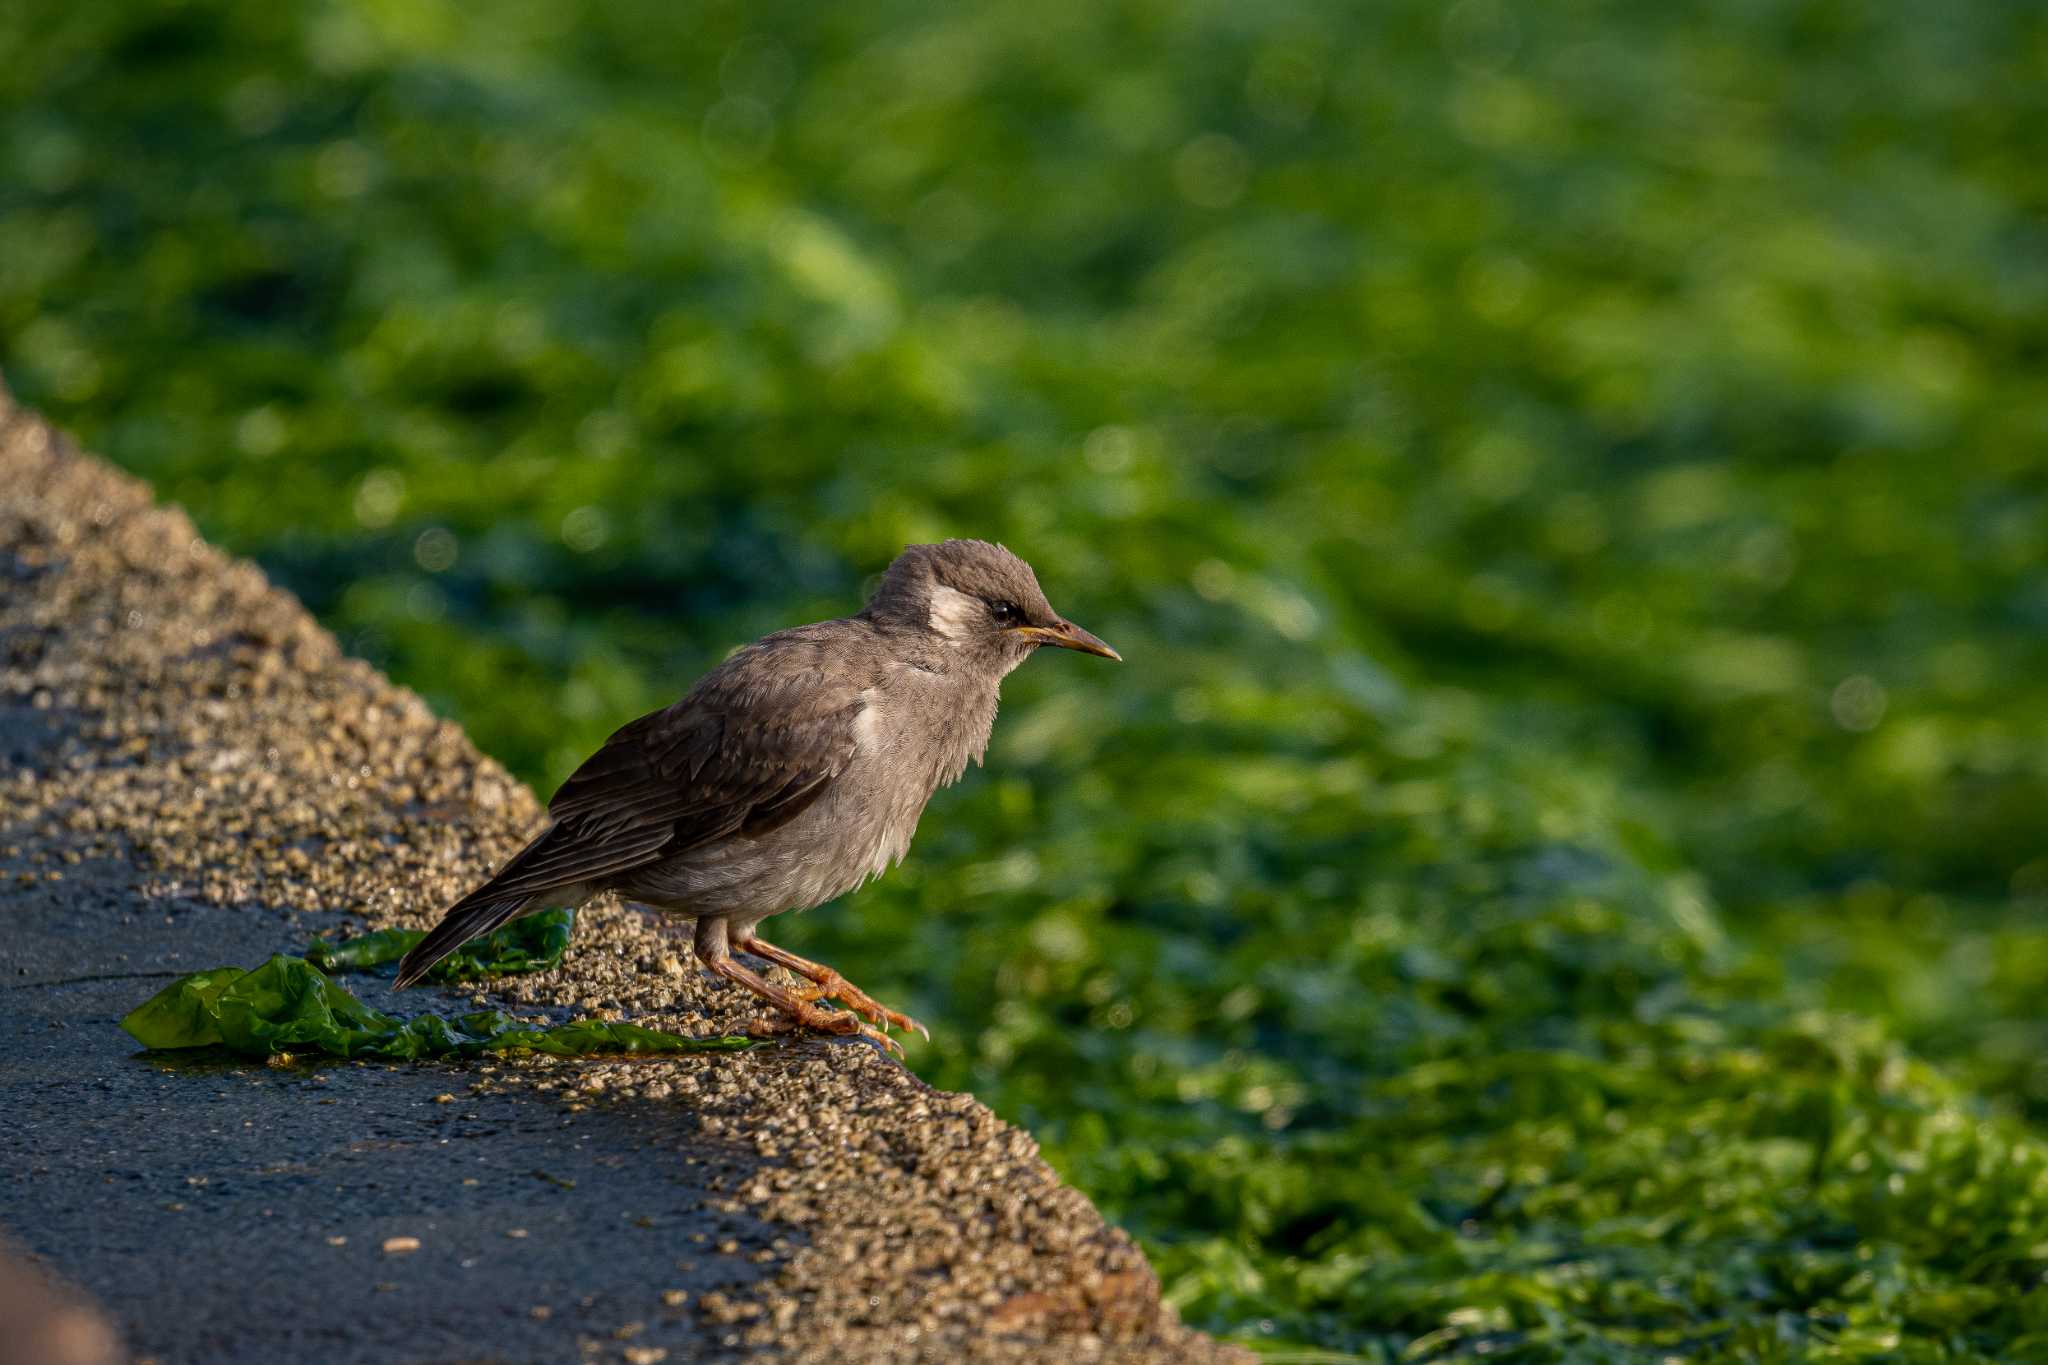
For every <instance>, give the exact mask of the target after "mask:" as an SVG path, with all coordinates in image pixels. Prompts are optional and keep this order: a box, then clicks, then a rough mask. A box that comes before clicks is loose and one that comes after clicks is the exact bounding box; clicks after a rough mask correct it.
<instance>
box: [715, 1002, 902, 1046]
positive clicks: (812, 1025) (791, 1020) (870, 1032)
mask: <svg viewBox="0 0 2048 1365" xmlns="http://www.w3.org/2000/svg"><path fill="white" fill-rule="evenodd" d="M798 1029H810V1030H812V1031H813V1032H817V1033H830V1034H836V1035H838V1036H840V1037H848V1036H858V1037H862V1038H866V1039H867V1040H868V1041H869V1042H873V1043H879V1044H881V1045H882V1047H883V1048H884V1049H885V1050H887V1051H888V1052H889V1054H890V1055H891V1056H893V1057H895V1058H897V1059H898V1060H899V1061H900V1060H901V1059H902V1057H903V1045H902V1044H901V1043H899V1042H897V1041H896V1040H895V1039H894V1038H891V1037H890V1036H889V1035H888V1034H886V1033H884V1032H883V1031H882V1030H880V1029H878V1028H875V1027H873V1026H871V1025H869V1024H868V1023H866V1022H865V1021H864V1020H862V1019H860V1018H859V1017H858V1016H856V1015H854V1014H852V1013H850V1012H849V1011H847V1010H828V1009H819V1008H818V1007H817V1006H815V1005H812V1004H811V1003H810V1002H809V1001H802V1002H800V1009H799V1012H798V1013H797V1014H796V1015H795V1016H794V1017H792V1016H789V1015H767V1016H763V1017H761V1018H757V1019H755V1020H753V1021H752V1022H751V1023H749V1024H748V1025H747V1032H748V1033H750V1034H752V1035H753V1036H755V1037H757V1038H761V1037H778V1036H780V1035H783V1034H788V1033H794V1032H795V1031H796V1030H798Z"/></svg>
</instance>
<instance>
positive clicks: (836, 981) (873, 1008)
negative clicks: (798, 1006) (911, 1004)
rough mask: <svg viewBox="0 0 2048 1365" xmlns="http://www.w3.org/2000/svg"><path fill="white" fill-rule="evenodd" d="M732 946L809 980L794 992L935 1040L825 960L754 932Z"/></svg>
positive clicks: (800, 997) (925, 1030)
mask: <svg viewBox="0 0 2048 1365" xmlns="http://www.w3.org/2000/svg"><path fill="white" fill-rule="evenodd" d="M733 946H735V947H737V948H738V949H739V950H740V951H741V952H743V953H752V954H753V955H754V956H756V957H759V958H765V959H767V960H768V961H770V962H773V963H774V964H776V965H777V966H778V967H784V968H787V969H788V970H789V971H791V972H793V973H795V974H796V975H797V976H800V977H802V978H803V979H804V980H805V981H807V982H809V983H810V984H809V985H805V986H799V987H797V988H796V990H795V991H794V992H792V993H793V994H794V995H795V996H796V997H797V998H798V999H800V1000H804V1001H813V1000H826V999H831V1000H837V1001H838V1002H839V1003H840V1004H842V1005H844V1006H846V1007H847V1008H848V1009H850V1010H852V1011H853V1012H854V1013H855V1014H858V1015H859V1016H860V1017H861V1018H863V1019H865V1020H867V1021H868V1022H869V1023H870V1024H873V1025H875V1026H876V1027H878V1028H900V1029H904V1030H906V1031H907V1030H910V1029H916V1030H917V1031H918V1032H919V1033H921V1034H923V1035H924V1040H925V1041H926V1042H930V1041H931V1040H932V1035H931V1030H930V1029H927V1028H926V1027H925V1026H924V1025H923V1024H920V1023H918V1022H917V1020H915V1019H913V1018H911V1017H910V1016H909V1015H907V1014H900V1013H898V1012H897V1011H895V1010H892V1009H890V1008H889V1007H888V1006H887V1005H884V1004H883V1003H882V1002H881V1001H879V1000H877V999H875V998H874V997H873V996H871V995H869V994H868V993H867V992H866V991H864V990H862V989H861V988H860V987H858V986H856V985H854V984H853V983H852V982H851V981H848V980H847V979H846V978H845V977H843V976H841V975H840V974H839V973H838V971H837V970H835V969H834V968H831V967H827V966H826V965H825V964H824V963H822V962H813V961H811V960H810V959H809V958H807V957H798V956H797V955H796V954H795V953H792V952H791V951H789V949H787V948H778V947H776V946H775V945H774V944H772V943H770V942H768V940H766V939H763V938H756V937H754V936H753V935H752V934H748V935H747V936H746V937H745V938H742V939H741V940H740V941H739V942H738V943H736V944H735V945H733Z"/></svg>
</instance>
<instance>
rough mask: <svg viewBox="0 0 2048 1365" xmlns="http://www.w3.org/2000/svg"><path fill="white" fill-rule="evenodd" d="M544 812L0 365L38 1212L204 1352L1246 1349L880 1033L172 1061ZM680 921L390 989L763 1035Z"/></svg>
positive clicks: (11, 1179) (526, 1355)
mask: <svg viewBox="0 0 2048 1365" xmlns="http://www.w3.org/2000/svg"><path fill="white" fill-rule="evenodd" d="M539 814H540V811H539V806H538V804H537V803H536V802H535V801H534V800H533V798H532V796H531V794H529V793H527V792H526V791H525V790H524V789H523V788H521V787H520V786H519V785H518V784H517V783H516V782H514V781H512V780H511V779H510V778H509V776H507V775H506V774H505V773H504V771H503V770H502V769H501V768H499V767H498V766H497V765H496V764H494V763H492V762H491V761H490V760H489V759H487V758H484V757H482V756H481V755H478V754H477V753H476V752H475V750H474V748H473V747H471V746H470V745H469V743H468V741H467V740H466V739H465V738H464V737H463V736H462V735H461V733H460V731H459V730H457V729H456V728H455V727H454V726H452V725H449V724H447V723H446V722H443V721H439V720H437V719H436V718H434V717H433V716H432V715H431V714H430V713H429V712H428V711H427V709H426V708H425V707H424V706H423V705H422V704H421V703H420V702H419V700H418V699H417V698H416V697H413V696H412V695H411V694H409V693H406V692H404V691H403V690H401V689H397V688H394V687H392V686H391V685H390V684H389V683H387V682H386V681H385V680H383V679H382V678H380V677H378V676H377V675H376V673H375V672H374V671H373V670H371V669H369V668H367V667H365V666H364V665H362V664H360V663H358V662H356V661H353V660H348V659H345V658H343V657H341V655H340V652H339V651H338V650H337V649H336V647H335V646H334V642H333V641H332V639H331V638H329V637H328V636H327V635H326V633H325V632H323V631H321V630H320V629H319V628H318V626H317V625H316V624H314V623H313V622H312V621H310V620H309V619H308V618H307V617H306V616H305V614H304V612H303V611H301V610H300V609H299V608H298V606H297V605H296V603H294V602H293V601H292V600H291V599H290V598H289V597H287V596H286V595H284V594H282V593H279V592H277V591H276V590H274V589H273V588H271V587H270V586H269V585H268V584H267V583H266V582H265V581H264V580H263V578H262V576H261V575H260V574H259V573H257V572H256V571H255V570H254V569H253V568H251V567H250V566H248V565H246V564H241V563H238V562H236V561H234V560H232V559H230V558H228V557H227V556H224V555H222V554H220V553H219V552H218V551H216V550H214V549H212V548H211V547H210V546H207V545H206V544H205V543H204V542H203V541H201V540H200V539H199V538H198V537H197V536H196V534H195V533H194V532H193V530H192V528H191V526H190V523H189V522H187V521H186V520H185V519H184V518H183V517H182V516H181V515H180V514H178V513H176V512H175V511H170V510H164V509H157V508H154V507H153V506H152V505H151V503H150V499H149V496H148V491H147V489H146V488H144V487H143V486H141V485H140V484H138V483H136V482H135V481H133V480H131V479H128V478H126V477H124V476H121V475H119V474H117V473H115V472H114V471H112V470H110V469H108V468H107V467H106V466H104V465H102V464H100V463H98V462H96V461H93V460H91V459H89V458H86V457H83V456H80V455H78V454H76V453H75V452H73V451H71V450H69V449H68V448H67V447H66V446H65V445H64V443H63V442H62V441H61V440H60V439H59V438H57V437H56V436H55V435H54V433H52V432H50V431H49V429H48V428H47V427H45V426H44V425H43V424H42V423H40V422H39V421H37V420H36V419H35V418H34V417H33V416H32V415H31V414H27V413H24V412H22V411H21V410H20V409H18V408H15V407H13V406H12V405H11V403H10V401H9V400H8V399H7V398H6V397H5V394H4V391H0V1005H4V1007H5V1008H4V1010H0V1150H4V1151H5V1153H6V1156H7V1161H6V1163H5V1168H4V1174H0V1227H5V1228H6V1229H8V1230H9V1231H10V1232H12V1234H13V1235H14V1236H15V1237H16V1238H17V1239H18V1240H19V1241H20V1242H22V1243H23V1244H24V1245H25V1247H26V1250H27V1252H28V1253H29V1255H30V1256H31V1257H32V1258H34V1259H36V1260H39V1261H41V1262H43V1263H45V1264H47V1265H48V1266H51V1267H54V1268H55V1269H57V1270H58V1271H60V1272H61V1273H62V1274H64V1275H65V1276H66V1277H68V1278H69V1279H70V1280H72V1281H74V1282H75V1283H76V1284H78V1285H80V1286H82V1287H83V1288H84V1289H85V1290H87V1291H89V1292H90V1293H91V1294H93V1295H94V1296H96V1297H97V1298H98V1300H99V1301H100V1303H101V1304H102V1305H103V1306H104V1307H105V1309H106V1310H107V1312H108V1313H109V1314H110V1315H111V1317H112V1318H113V1319H114V1320H116V1321H117V1322H118V1323H119V1325H120V1327H121V1330H122V1331H124V1332H125V1333H126V1334H127V1337H128V1340H129V1343H130V1346H131V1349H132V1350H133V1351H134V1352H135V1353H136V1355H137V1356H138V1357H140V1358H143V1359H151V1360H158V1361H163V1362H172V1361H238V1360H259V1359H260V1360H274V1359H280V1358H296V1359H316V1360H322V1361H351V1360H378V1361H422V1362H425V1361H469V1360H473V1361H485V1360H489V1361H524V1360H534V1361H542V1360H575V1359H606V1360H625V1361H631V1362H637V1363H638V1365H652V1362H655V1361H658V1360H686V1359H687V1360H695V1359H730V1360H742V1359H745V1360H752V1359H789V1360H805V1361H810V1360H815V1361H827V1360H829V1361H867V1360H874V1361H894V1360H933V1361H939V1360H946V1361H951V1360H978V1359H991V1360H994V1359H1002V1360H1037V1359H1046V1358H1052V1357H1060V1358H1063V1359H1117V1360H1126V1359H1128V1360H1141V1361H1151V1360H1156V1361H1184V1360H1185V1361H1206V1360H1222V1359H1232V1360H1241V1359H1244V1358H1245V1357H1243V1356H1242V1354H1241V1353H1239V1352H1235V1351H1232V1350H1229V1349H1227V1348H1222V1347H1219V1346H1217V1345H1216V1344H1215V1343H1212V1342H1209V1341H1207V1340H1206V1339H1204V1338H1202V1337H1200V1336H1199V1335H1197V1334H1194V1333H1191V1332H1188V1331H1186V1330H1185V1329H1184V1328H1182V1327H1181V1326H1180V1325H1179V1324H1178V1323H1177V1322H1176V1321H1175V1320H1174V1318H1173V1315H1172V1313H1171V1311H1170V1310H1168V1309H1166V1308H1164V1307H1163V1306H1162V1304H1161V1303H1160V1300H1159V1293H1158V1285H1157V1282H1156V1280H1155V1279H1154V1277H1153V1275H1152V1272H1151V1270H1150V1268H1149V1267H1147V1266H1146V1264H1145V1262H1144V1258H1143V1256H1142V1255H1141V1254H1140V1253H1139V1252H1138V1250H1137V1248H1136V1247H1135V1246H1134V1245H1133V1244H1132V1243H1131V1242H1130V1240H1129V1239H1128V1238H1127V1237H1125V1236H1124V1235H1123V1234H1122V1233H1120V1232H1118V1231H1117V1230H1115V1229H1113V1228H1110V1227H1108V1226H1107V1225H1105V1224H1104V1223H1103V1222H1102V1220H1101V1218H1100V1216H1099V1215H1098V1214H1097V1213H1096V1212H1095V1210H1094V1209H1093V1208H1092V1207H1091V1206H1090V1205H1089V1204H1088V1202H1087V1201H1086V1199H1085V1198H1083V1197H1082V1196H1080V1195H1079V1194H1078V1193H1076V1192H1075V1191H1073V1190H1071V1189H1067V1188H1065V1187H1064V1186H1062V1185H1061V1184H1060V1183H1059V1181H1058V1179H1057V1178H1056V1177H1055V1176H1054V1175H1053V1173H1052V1172H1051V1171H1050V1170H1049V1169H1048V1168H1046V1166H1045V1165H1044V1163H1043V1162H1042V1161H1040V1160H1039V1159H1038V1157H1037V1153H1036V1148H1035V1146H1034V1145H1033V1144H1032V1143H1031V1141H1030V1139H1029V1137H1028V1136H1026V1135H1025V1134H1022V1133H1020V1132H1018V1131H1016V1130H1015V1129H1012V1128H1010V1127H1008V1126H1007V1125H1005V1124H1003V1123H1001V1122H1000V1121H999V1120H997V1119H996V1118H995V1117H994V1116H993V1115H991V1114H989V1113H988V1111H987V1110H985V1109H983V1108H982V1107H981V1106H980V1105H978V1104H976V1103H975V1102H974V1101H973V1100H972V1098H971V1097H968V1096H963V1095H946V1094H941V1093H939V1092H936V1091H933V1090H931V1089H930V1088H929V1087H927V1086H925V1085H924V1084H923V1083H922V1082H920V1081H918V1080H917V1079H916V1077H915V1076H913V1075H911V1074H910V1073H909V1072H907V1071H905V1070H904V1069H903V1068H902V1067H901V1066H899V1065H898V1064H896V1063H895V1062H893V1061H891V1060H889V1059H888V1058H886V1057H884V1056H883V1055H881V1054H880V1053H879V1052H877V1051H876V1050H875V1049H873V1048H872V1047H870V1046H868V1045H866V1044H862V1043H858V1042H845V1041H824V1040H807V1041H799V1042H795V1043H790V1044H786V1045H774V1046H768V1047H763V1048H760V1049H756V1050H754V1051H751V1052H747V1053H742V1054H722V1055H706V1056H697V1057H681V1058H665V1059H659V1060H653V1061H630V1060H623V1059H580V1060H575V1061H557V1060H553V1059H544V1058H543V1059H524V1060H514V1059H503V1060H498V1061H493V1062H487V1063H475V1064H468V1065H448V1064H420V1065H399V1066H391V1065H387V1064H383V1063H372V1064H366V1065H357V1064H345V1063H339V1064H338V1063H326V1062H320V1063H315V1062H309V1061H304V1060H298V1061H294V1062H291V1063H288V1064H282V1065H277V1064H273V1065H265V1064H263V1063H260V1062H259V1063H251V1062H248V1061H246V1060H235V1059H226V1058H221V1057H207V1056H201V1057H195V1058H184V1057H180V1058H178V1059H167V1058H164V1057H161V1056H147V1055H142V1054H138V1053H137V1051H136V1049H135V1047H134V1045H133V1044H132V1042H131V1041H130V1040H129V1039H127V1038H126V1036H125V1035H123V1034H121V1033H120V1032H119V1030H118V1028H117V1027H116V1021H117V1020H118V1019H119V1017H120V1016H121V1015H122V1014H123V1013H124V1012H125V1011H126V1010H127V1009H129V1008H130V1007H132V1006H133V1005H134V1004H136V1003H138V1002H139V1001H141V1000H142V999H144V998H146V997H147V996H148V995H149V994H150V993H152V992H153V991H154V990H155V989H157V988H158V987H159V986H160V985H162V984H163V983H164V982H166V981H168V980H170V979H171V978H172V976H174V975H176V974H179V973H182V972H185V971H190V970H195V969H198V968H201V967H210V966H216V965H223V964H236V965H244V966H254V965H256V964H257V963H258V962H260V961H261V960H262V959H263V958H264V957H265V956H267V955H268V954H270V953H272V952H278V951H287V952H292V951H298V950H300V949H301V948H303V946H304V944H305V942H306V941H307V939H308V938H309V937H310V936H311V935H312V934H313V933H316V932H326V933H332V932H334V931H336V930H337V929H341V928H343V927H356V928H378V927H384V926H386V925H391V924H406V925H413V926H420V925H424V924H425V923H427V922H429V921H430V920H431V919H432V918H433V917H434V916H435V914H436V913H437V911H438V910H439V908H440V907H441V906H442V905H445V904H446V903H447V902H448V901H449V900H451V899H452V898H453V897H454V896H455V895H456V894H458V893H459V892H460V891H461V890H462V889H464V888H465V887H466V886H467V885H469V884H471V883H472V882H473V881H474V880H475V879H476V878H478V877H480V876H481V875H482V874H483V873H485V872H487V871H488V870H489V868H490V867H491V866H493V865H494V864H495V863H496V862H497V861H498V860H499V859H502V858H503V857H504V856H505V855H506V854H507V853H509V852H510V851H511V850H512V849H513V848H515V847H517V845H518V843H519V842H520V841H521V839H522V838H523V837H524V836H525V834H527V833H528V832H529V831H530V830H531V829H532V828H533V827H534V823H535V821H536V820H537V819H538V817H539ZM675 929H676V926H673V925H669V926H663V925H657V924H653V923H650V922H649V921H648V920H647V919H645V918H644V917H643V916H641V915H639V914H637V913H635V912H632V911H630V910H628V909H625V908H623V907H619V906H616V905H605V904H599V905H596V906H593V907H591V908H590V909H588V910H587V911H586V912H585V914H584V915H583V916H582V917H581V923H580V924H579V928H578V933H577V939H576V942H575V944H574V945H572V948H571V950H570V953H569V954H568V956H567V958H566V959H565V961H564V963H563V965H562V966H561V967H560V968H557V969H555V970H553V971H549V972H545V973H540V974H537V975H534V976H531V977H524V978H515V979H510V980H507V981H505V982H501V983H497V984H496V985H495V986H494V987H493V988H491V990H490V991H489V992H485V991H481V990H476V989H474V988H467V987H465V988H460V989H459V990H455V991H443V992H438V993H436V992H426V991H422V992H412V993H408V994H407V995H406V996H405V997H403V998H402V999H398V1000H394V999H392V998H391V997H390V995H389V993H388V986H387V985H386V983H385V982H384V980H382V979H380V978H373V977H360V976H358V977H351V978H350V979H349V980H350V984H351V986H352V988H355V989H357V990H358V991H359V993H361V994H363V995H364V997H365V998H366V999H367V1000H369V1001H370V1003H372V1004H374V1005H377V1006H378V1007H379V1008H386V1009H392V1010H393V1011H394V1012H400V1013H410V1012H414V1011H417V1010H420V1009H426V1008H437V1007H438V1008H468V1007H471V1006H472V1005H473V1004H477V1003H489V1004H494V1005H498V1006H500V1007H503V1008H508V1009H511V1010H513V1011H515V1012H517V1013H521V1014H525V1015H528V1016H534V1017H539V1016H545V1017H547V1018H550V1019H563V1018H569V1017H576V1016H587V1015H596V1016H601V1017H607V1018H618V1017H625V1018H632V1019H636V1020H639V1021H641V1022H646V1023H649V1024H651V1025H653V1026H655V1027H663V1028H670V1029H674V1030H676V1031H679V1032H685V1033H716V1032H727V1031H738V1030H739V1029H740V1028H742V1027H743V1025H744V1022H745V1020H746V1019H747V1018H748V1017H750V1016H751V1015H753V1014H754V1013H755V1012H756V1010H755V1007H754V1002H753V1001H751V1000H750V999H744V998H740V997H739V996H737V995H736V994H735V993H734V992H733V991H731V990H730V989H729V988H725V987H722V986H720V985H718V984H716V983H714V982H711V981H710V980H709V979H707V978H705V977H704V976H703V975H702V974H701V973H698V972H696V971H695V970H693V969H692V968H691V967H689V966H688V965H687V959H686V955H683V954H679V952H678V945H677V940H676V938H675V937H674V935H675Z"/></svg>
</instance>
